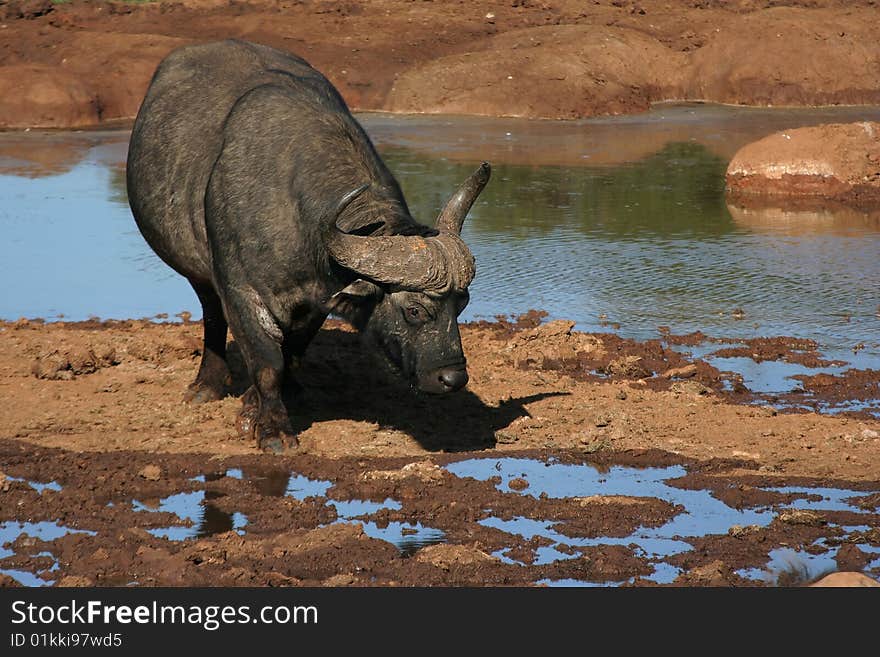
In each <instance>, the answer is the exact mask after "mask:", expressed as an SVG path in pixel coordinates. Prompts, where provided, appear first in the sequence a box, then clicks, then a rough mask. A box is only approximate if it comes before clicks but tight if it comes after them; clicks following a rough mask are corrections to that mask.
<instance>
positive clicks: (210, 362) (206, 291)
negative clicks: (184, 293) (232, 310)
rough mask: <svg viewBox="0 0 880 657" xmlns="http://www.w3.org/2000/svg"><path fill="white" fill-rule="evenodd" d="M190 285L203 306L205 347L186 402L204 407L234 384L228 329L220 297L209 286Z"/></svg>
mask: <svg viewBox="0 0 880 657" xmlns="http://www.w3.org/2000/svg"><path fill="white" fill-rule="evenodd" d="M190 283H191V285H192V286H193V289H194V290H195V291H196V295H197V296H198V297H199V301H200V302H201V304H202V323H203V325H204V335H203V337H204V343H203V346H202V362H201V364H200V365H199V373H198V374H197V375H196V379H195V381H193V382H192V383H191V384H190V385H189V389H188V390H187V392H186V395H184V400H185V401H188V402H192V403H194V404H201V403H203V402H207V401H214V400H217V399H222V398H223V397H224V396H225V395H226V390H227V388H228V386H229V385H230V384H231V382H232V381H231V377H230V376H229V367H228V366H227V364H226V330H227V326H226V318H225V317H224V316H223V305H222V304H221V303H220V297H218V296H217V293H216V292H214V289H213V288H212V287H211V286H210V285H202V284H197V283H192V282H190Z"/></svg>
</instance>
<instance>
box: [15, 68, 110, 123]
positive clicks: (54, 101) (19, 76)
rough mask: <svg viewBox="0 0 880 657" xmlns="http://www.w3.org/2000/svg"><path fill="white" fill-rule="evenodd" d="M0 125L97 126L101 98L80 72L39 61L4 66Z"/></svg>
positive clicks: (99, 116)
mask: <svg viewBox="0 0 880 657" xmlns="http://www.w3.org/2000/svg"><path fill="white" fill-rule="evenodd" d="M0 98H2V99H3V100H2V102H0V126H3V127H6V128H30V127H33V128H67V127H71V126H84V125H96V124H98V123H99V122H100V120H101V114H100V112H99V111H98V99H97V97H96V96H95V94H94V92H93V91H92V90H91V89H90V88H89V85H88V84H87V83H86V82H85V81H84V80H83V79H82V77H81V76H80V75H78V74H76V73H73V72H71V71H67V70H59V69H58V68H56V67H51V66H42V65H39V64H14V65H12V66H0Z"/></svg>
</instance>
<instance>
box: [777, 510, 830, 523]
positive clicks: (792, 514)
mask: <svg viewBox="0 0 880 657" xmlns="http://www.w3.org/2000/svg"><path fill="white" fill-rule="evenodd" d="M777 517H778V519H779V521H780V522H784V523H787V524H789V525H807V526H809V527H818V526H820V525H824V524H825V518H823V517H822V515H821V514H819V513H816V512H815V511H807V510H806V509H783V511H782V512H781V513H780V514H779V515H778V516H777Z"/></svg>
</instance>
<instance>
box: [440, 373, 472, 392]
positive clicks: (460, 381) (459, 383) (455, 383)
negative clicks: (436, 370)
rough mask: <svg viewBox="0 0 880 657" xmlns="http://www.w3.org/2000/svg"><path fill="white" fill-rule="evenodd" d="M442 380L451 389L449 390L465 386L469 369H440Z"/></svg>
mask: <svg viewBox="0 0 880 657" xmlns="http://www.w3.org/2000/svg"><path fill="white" fill-rule="evenodd" d="M440 382H441V383H442V384H443V385H444V386H446V387H447V388H448V389H449V392H452V391H453V390H459V389H461V388H464V386H465V385H466V384H467V382H468V373H467V370H462V369H454V370H452V369H450V370H440Z"/></svg>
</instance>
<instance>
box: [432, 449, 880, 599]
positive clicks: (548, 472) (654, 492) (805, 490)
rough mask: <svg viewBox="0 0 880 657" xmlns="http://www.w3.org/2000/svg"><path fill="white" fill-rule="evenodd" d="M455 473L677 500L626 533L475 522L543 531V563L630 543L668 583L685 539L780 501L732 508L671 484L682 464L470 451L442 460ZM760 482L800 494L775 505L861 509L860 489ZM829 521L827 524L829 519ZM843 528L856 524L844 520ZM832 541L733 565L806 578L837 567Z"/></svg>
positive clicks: (534, 488) (529, 521)
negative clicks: (571, 461)
mask: <svg viewBox="0 0 880 657" xmlns="http://www.w3.org/2000/svg"><path fill="white" fill-rule="evenodd" d="M447 470H449V471H450V472H451V473H452V474H454V475H456V476H457V477H472V478H474V479H479V480H483V481H485V480H488V479H491V478H493V477H500V478H501V481H500V482H499V483H498V485H497V487H498V489H499V490H501V491H504V492H510V493H519V494H521V495H530V496H532V497H536V498H540V497H541V496H542V495H545V496H547V497H551V498H566V497H568V498H570V497H586V496H591V495H603V496H611V495H620V496H626V497H635V498H658V499H662V500H665V501H667V502H670V503H672V504H675V505H680V506H681V507H682V508H683V511H681V512H679V513H677V514H676V515H675V516H674V517H672V518H671V519H670V520H669V521H668V522H666V523H665V524H663V525H661V526H660V527H639V528H637V529H636V530H635V531H634V532H633V533H632V534H630V535H629V536H624V537H608V536H596V537H590V538H584V537H571V536H566V535H565V534H562V533H560V532H558V531H556V530H554V529H553V527H554V525H556V524H557V523H558V521H557V520H535V519H533V518H522V517H516V518H512V519H509V520H505V519H501V518H497V517H495V516H490V517H488V518H486V519H484V520H482V521H480V523H481V524H483V525H485V526H487V527H493V528H496V529H499V530H501V531H504V532H507V533H509V534H512V535H516V536H521V537H523V538H525V539H527V540H528V539H531V538H534V537H542V538H544V539H547V540H549V541H550V542H551V544H550V545H545V546H541V547H539V548H537V549H536V550H535V559H534V563H535V564H546V563H552V562H554V561H559V560H563V559H573V558H577V557H578V554H577V553H574V554H570V553H569V552H570V551H569V550H566V551H561V550H560V549H558V548H560V547H563V546H571V547H595V546H600V545H621V546H636V548H637V554H639V555H640V556H643V557H646V558H648V559H649V560H651V562H652V565H653V567H654V572H653V573H652V574H651V575H649V576H647V577H646V578H645V579H648V580H652V581H655V582H657V583H658V584H668V583H671V582H673V581H674V580H675V578H676V577H677V576H678V575H679V574H680V573H681V571H680V569H679V568H678V567H676V566H673V565H671V564H669V563H667V562H666V561H664V560H665V559H666V558H668V557H670V556H674V555H677V554H680V553H682V552H688V551H690V550H692V549H693V547H692V545H691V543H690V542H689V541H688V539H695V538H699V537H704V536H709V535H724V534H727V533H728V531H729V530H730V529H731V528H734V527H737V526H739V527H746V526H757V527H766V526H767V525H769V524H770V523H771V522H772V521H773V519H774V518H775V517H776V516H777V513H778V511H779V509H777V508H771V507H759V508H754V509H749V508H745V509H735V508H733V507H730V506H728V505H727V504H725V503H724V502H722V501H721V500H719V499H717V498H715V497H714V496H713V495H712V494H711V492H710V491H706V490H691V489H684V488H678V487H676V486H673V485H670V484H669V481H670V480H672V479H676V478H678V477H681V476H683V475H684V474H685V472H686V471H685V469H684V468H682V467H681V466H670V467H666V468H631V467H622V466H612V467H611V468H609V469H607V470H599V469H597V468H595V467H593V466H591V465H568V464H562V463H554V462H548V463H545V462H543V461H537V460H534V459H523V458H501V459H469V460H466V461H459V462H457V463H452V464H450V465H448V466H447ZM516 478H523V479H525V480H526V481H527V482H528V483H529V486H528V488H526V489H525V490H522V491H517V490H514V489H512V488H510V481H511V480H512V479H516ZM763 490H767V491H772V492H779V493H786V494H796V495H798V496H802V497H799V498H797V499H795V500H794V501H792V502H791V503H789V504H784V505H780V506H781V507H782V508H792V509H809V510H813V511H849V512H852V513H858V514H862V515H864V514H866V513H867V512H866V511H865V510H864V509H862V508H860V507H859V506H858V505H857V504H855V503H853V504H850V503H849V502H848V500H850V499H851V498H859V497H863V496H865V495H866V494H867V493H865V492H860V491H853V490H846V489H838V488H823V487H815V488H810V487H767V488H765V489H763ZM829 526H832V527H833V526H834V525H833V524H829ZM843 529H844V530H846V531H854V530H857V529H859V528H854V527H845V528H843ZM859 547H860V549H863V550H865V551H867V552H874V551H877V552H880V548H877V549H875V548H872V547H871V546H866V545H860V546H859ZM504 552H505V551H504V550H500V551H498V552H497V553H495V555H494V556H496V557H498V558H500V559H502V560H503V561H505V562H507V563H518V562H517V561H515V560H514V559H511V558H510V557H507V556H505V554H504ZM836 552H837V548H836V547H829V548H828V549H827V551H826V552H824V553H822V554H808V553H805V552H795V551H794V550H792V549H790V548H780V549H778V550H774V551H772V552H771V553H770V560H769V561H768V563H767V564H766V566H765V567H764V568H752V569H746V570H742V571H740V572H739V573H738V574H740V575H741V576H742V577H744V578H746V579H754V580H761V581H765V582H770V583H773V582H776V581H778V580H779V579H780V577H781V576H782V575H783V574H784V573H785V572H787V571H791V570H795V571H803V573H802V577H801V579H802V580H808V579H812V578H814V577H815V576H818V575H819V574H822V573H824V572H827V571H831V570H836V569H837V566H836V562H835V561H834V556H835V554H836ZM878 566H880V559H878V560H875V561H873V562H872V563H870V564H869V565H868V566H867V568H866V570H868V571H870V570H872V569H875V568H877V567H878ZM541 583H545V584H547V585H550V586H554V585H555V586H597V585H603V586H609V585H611V586H615V585H620V584H623V583H624V582H610V583H609V582H598V583H597V582H581V581H578V580H560V581H555V582H554V581H552V580H545V581H543V582H541Z"/></svg>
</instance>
